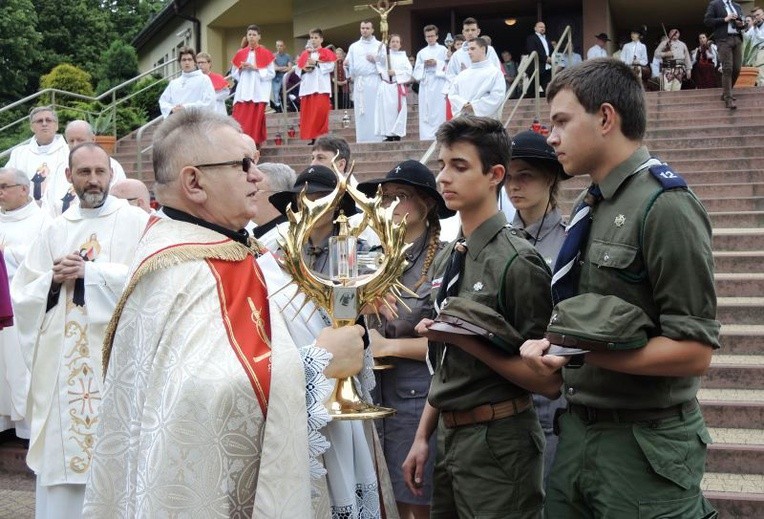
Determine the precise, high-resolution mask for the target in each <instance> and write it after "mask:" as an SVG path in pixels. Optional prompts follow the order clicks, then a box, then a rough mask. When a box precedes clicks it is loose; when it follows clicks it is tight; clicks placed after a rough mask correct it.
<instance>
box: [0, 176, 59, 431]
mask: <svg viewBox="0 0 764 519" xmlns="http://www.w3.org/2000/svg"><path fill="white" fill-rule="evenodd" d="M47 221H48V219H47V218H46V217H45V214H44V213H43V212H42V210H41V209H40V208H39V207H38V206H37V204H36V203H34V200H32V197H31V196H30V182H29V177H27V174H26V173H24V172H23V171H21V170H19V169H15V168H0V250H2V251H3V257H4V259H5V268H6V272H7V273H8V281H9V282H10V281H12V280H13V275H14V274H15V273H16V270H17V269H18V268H19V265H21V262H22V261H23V260H24V256H26V253H27V250H29V245H30V244H31V242H32V240H33V239H34V237H35V236H39V235H40V232H41V231H42V229H43V226H44V225H45V224H46V222H47ZM24 353H28V354H29V356H30V357H31V348H27V350H26V351H24V350H22V349H21V344H20V343H19V335H18V332H17V330H16V327H15V326H9V327H5V328H3V329H2V330H0V431H5V430H7V429H13V428H15V429H16V436H18V437H19V438H26V439H29V422H28V421H27V420H26V419H25V416H26V407H27V391H28V390H29V367H28V366H27V362H25V361H24ZM30 360H31V359H30Z"/></svg>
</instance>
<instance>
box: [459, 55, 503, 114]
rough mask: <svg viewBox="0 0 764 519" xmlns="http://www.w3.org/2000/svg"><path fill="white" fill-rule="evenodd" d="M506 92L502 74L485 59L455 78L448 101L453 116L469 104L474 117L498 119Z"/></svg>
mask: <svg viewBox="0 0 764 519" xmlns="http://www.w3.org/2000/svg"><path fill="white" fill-rule="evenodd" d="M506 92H507V83H506V81H504V74H502V73H501V71H500V70H499V69H497V68H496V67H495V66H494V64H493V63H491V62H490V61H488V60H487V59H485V60H483V61H480V62H478V63H473V64H472V66H471V67H470V68H468V69H467V70H464V71H462V72H461V74H459V75H458V76H457V77H456V80H455V81H454V84H453V85H451V90H449V92H448V100H449V101H450V102H451V111H452V112H453V113H454V116H456V114H457V112H459V111H461V109H462V107H463V106H464V105H465V104H466V103H470V105H472V110H473V111H474V113H475V115H479V116H487V117H494V118H498V117H499V115H500V114H499V113H498V112H499V108H501V104H502V102H503V101H504V94H506Z"/></svg>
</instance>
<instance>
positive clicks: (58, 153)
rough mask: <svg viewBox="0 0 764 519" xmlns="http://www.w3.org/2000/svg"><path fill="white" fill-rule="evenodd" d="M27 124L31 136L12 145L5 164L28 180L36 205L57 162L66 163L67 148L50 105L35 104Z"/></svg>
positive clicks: (57, 164)
mask: <svg viewBox="0 0 764 519" xmlns="http://www.w3.org/2000/svg"><path fill="white" fill-rule="evenodd" d="M29 126H30V127H31V129H32V132H33V133H34V136H33V137H32V138H31V139H29V141H27V142H25V143H23V144H21V145H19V146H17V147H15V148H13V151H11V157H10V158H9V159H8V163H7V164H6V165H5V166H6V167H8V168H16V169H20V170H21V171H23V172H24V173H26V174H27V176H28V177H29V180H31V181H32V198H34V199H35V201H36V202H37V204H38V205H39V204H40V203H41V200H42V196H43V194H45V189H46V188H47V186H48V178H49V177H50V176H51V175H52V174H53V172H54V171H56V169H57V168H58V166H59V165H60V164H66V161H67V159H68V158H69V148H67V147H66V141H65V140H64V137H63V135H59V134H58V133H57V132H58V115H57V114H56V111H55V110H54V109H53V107H51V106H38V107H35V108H33V109H32V111H31V112H29Z"/></svg>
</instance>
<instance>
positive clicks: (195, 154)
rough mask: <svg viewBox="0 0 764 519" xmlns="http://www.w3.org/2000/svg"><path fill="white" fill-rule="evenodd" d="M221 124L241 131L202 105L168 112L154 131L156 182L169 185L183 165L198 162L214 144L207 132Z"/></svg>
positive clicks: (234, 123) (228, 118)
mask: <svg viewBox="0 0 764 519" xmlns="http://www.w3.org/2000/svg"><path fill="white" fill-rule="evenodd" d="M220 126H229V127H231V128H233V129H234V130H236V131H237V132H241V126H239V123H237V122H236V121H235V120H234V119H233V118H231V117H228V116H227V115H223V114H218V113H215V112H212V111H211V110H206V109H202V108H185V109H183V110H180V111H179V112H176V113H174V114H172V115H170V116H169V117H168V118H167V119H165V121H164V122H163V123H162V124H161V125H160V126H159V128H158V129H157V131H156V133H154V144H153V164H154V175H155V177H156V182H157V184H160V185H164V184H169V183H170V182H172V181H174V180H175V179H176V178H178V174H179V173H180V171H181V170H182V169H183V168H184V167H186V166H193V165H194V164H200V163H202V162H204V160H205V152H206V150H209V149H210V148H211V147H213V146H215V144H216V143H214V142H212V139H211V138H210V135H212V133H213V130H214V129H215V128H218V127H220Z"/></svg>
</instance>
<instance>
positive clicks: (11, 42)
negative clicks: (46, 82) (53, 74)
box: [0, 0, 42, 105]
mask: <svg viewBox="0 0 764 519" xmlns="http://www.w3.org/2000/svg"><path fill="white" fill-rule="evenodd" d="M41 40H42V36H40V34H39V33H38V32H37V13H36V12H35V11H34V5H33V4H32V0H3V2H0V70H2V71H3V80H2V81H0V105H3V104H7V103H10V102H13V101H15V100H16V99H18V98H20V97H24V96H25V95H26V94H27V92H29V87H30V83H31V84H32V85H31V87H32V88H34V87H35V86H37V85H36V83H37V77H38V74H37V73H36V70H37V69H36V67H35V65H36V63H37V61H39V58H40V51H39V45H40V41H41Z"/></svg>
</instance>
